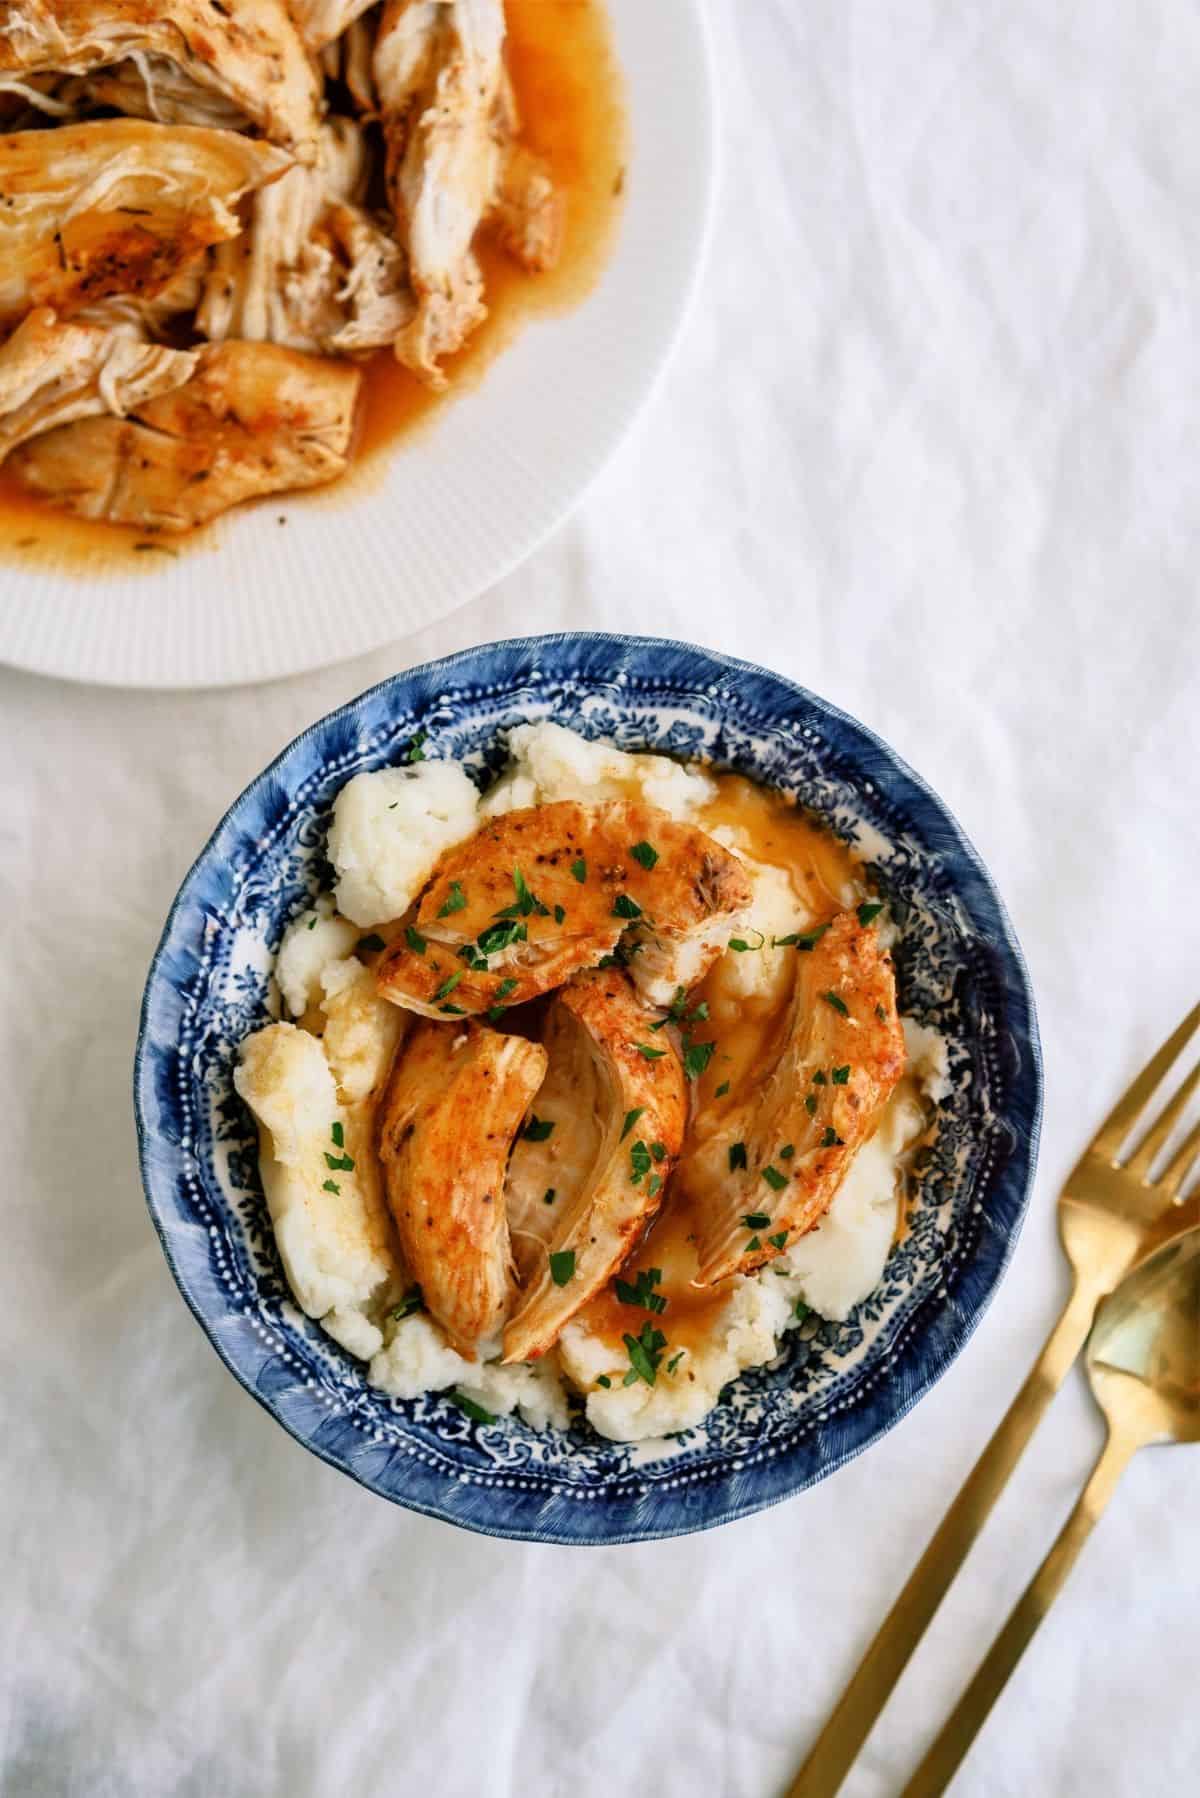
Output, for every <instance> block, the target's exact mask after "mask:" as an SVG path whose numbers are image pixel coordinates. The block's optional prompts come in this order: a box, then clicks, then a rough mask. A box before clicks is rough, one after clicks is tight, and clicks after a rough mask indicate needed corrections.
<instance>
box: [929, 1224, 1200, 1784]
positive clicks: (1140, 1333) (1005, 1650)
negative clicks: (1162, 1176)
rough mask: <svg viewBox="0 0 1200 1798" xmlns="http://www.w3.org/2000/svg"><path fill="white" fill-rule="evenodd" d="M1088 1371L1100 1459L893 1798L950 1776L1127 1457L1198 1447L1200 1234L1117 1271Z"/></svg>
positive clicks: (1190, 1234) (1093, 1339)
mask: <svg viewBox="0 0 1200 1798" xmlns="http://www.w3.org/2000/svg"><path fill="white" fill-rule="evenodd" d="M1087 1371H1088V1379H1089V1380H1090V1381H1091V1385H1092V1392H1093V1394H1094V1395H1095V1399H1096V1403H1097V1404H1098V1405H1099V1406H1100V1409H1101V1410H1102V1411H1103V1413H1104V1416H1105V1419H1106V1421H1107V1423H1108V1440H1107V1442H1106V1443H1105V1445H1104V1452H1103V1453H1102V1454H1101V1456H1100V1459H1099V1460H1098V1461H1097V1462H1096V1465H1095V1467H1094V1468H1093V1469H1092V1474H1091V1478H1090V1479H1089V1480H1088V1482H1087V1484H1086V1486H1085V1487H1084V1489H1083V1491H1082V1492H1081V1493H1080V1495H1079V1500H1078V1503H1077V1504H1076V1506H1075V1509H1074V1510H1073V1511H1072V1512H1071V1515H1070V1516H1069V1517H1068V1519H1067V1521H1066V1523H1065V1524H1064V1525H1063V1528H1062V1531H1061V1533H1060V1535H1059V1538H1058V1540H1057V1542H1056V1543H1055V1544H1054V1547H1053V1548H1052V1549H1051V1550H1050V1553H1049V1554H1048V1555H1047V1556H1046V1559H1045V1560H1044V1561H1043V1562H1042V1564H1041V1566H1040V1567H1039V1568H1038V1571H1037V1573H1036V1574H1035V1575H1034V1577H1033V1580H1032V1581H1031V1582H1030V1584H1029V1586H1028V1587H1027V1588H1026V1591H1025V1594H1024V1596H1023V1597H1022V1598H1021V1599H1019V1600H1018V1602H1017V1605H1016V1608H1015V1609H1014V1610H1013V1613H1012V1615H1011V1616H1010V1618H1009V1620H1008V1622H1007V1623H1006V1624H1005V1626H1004V1628H1003V1629H1002V1630H1001V1632H1000V1634H999V1635H998V1636H997V1637H996V1640H995V1642H994V1643H993V1644H992V1647H991V1649H990V1650H989V1652H988V1655H987V1657H986V1659H985V1660H984V1661H983V1663H982V1665H981V1666H980V1668H979V1671H978V1672H977V1673H976V1675H975V1677H974V1679H973V1680H972V1681H971V1683H970V1685H969V1686H968V1687H967V1689H966V1691H965V1692H964V1693H963V1695H962V1697H961V1698H960V1699H959V1701H958V1704H957V1706H956V1707H955V1710H954V1712H953V1714H952V1715H951V1717H950V1718H949V1720H948V1722H947V1723H946V1725H945V1727H944V1728H943V1730H942V1732H941V1734H940V1735H939V1736H938V1738H937V1740H936V1741H935V1742H934V1744H933V1746H932V1748H931V1749H930V1750H929V1753H928V1754H927V1755H926V1756H925V1759H924V1760H923V1761H922V1762H921V1764H920V1766H919V1767H918V1768H917V1771H916V1772H915V1773H914V1775H913V1777H912V1778H911V1779H910V1780H909V1782H908V1784H907V1785H906V1786H905V1788H904V1791H903V1793H902V1795H901V1798H936V1794H938V1793H940V1792H944V1791H945V1789H946V1787H947V1785H948V1784H949V1782H950V1781H951V1779H953V1777H954V1773H955V1770H956V1768H957V1767H958V1765H959V1763H960V1761H961V1760H962V1758H963V1756H964V1755H965V1754H966V1752H967V1750H968V1748H969V1747H970V1746H971V1743H972V1742H973V1741H974V1739H975V1736H976V1734H977V1733H978V1731H979V1730H980V1728H981V1727H982V1726H983V1723H984V1721H985V1719H986V1718H987V1715H988V1712H989V1711H990V1710H991V1708H992V1706H993V1704H995V1702H996V1699H997V1698H998V1697H999V1696H1000V1693H1001V1692H1002V1690H1003V1689H1004V1684H1005V1681H1006V1680H1007V1679H1008V1677H1009V1675H1010V1673H1011V1672H1012V1670H1013V1668H1014V1667H1015V1666H1016V1664H1017V1662H1018V1661H1019V1660H1020V1658H1021V1655H1022V1654H1023V1653H1024V1651H1025V1648H1026V1647H1027V1645H1028V1643H1029V1642H1030V1640H1031V1638H1032V1636H1033V1634H1034V1631H1035V1630H1036V1629H1037V1627H1038V1625H1039V1624H1040V1623H1041V1621H1042V1618H1043V1617H1044V1616H1045V1615H1046V1612H1047V1611H1048V1610H1049V1609H1050V1606H1051V1604H1052V1603H1053V1601H1054V1599H1055V1598H1056V1597H1057V1596H1058V1593H1059V1591H1060V1590H1061V1588H1062V1586H1063V1583H1064V1582H1065V1580H1066V1577H1067V1575H1068V1574H1069V1573H1070V1571H1071V1568H1072V1567H1073V1566H1074V1564H1075V1558H1076V1556H1077V1555H1078V1553H1079V1551H1080V1549H1081V1548H1082V1547H1083V1545H1084V1543H1085V1542H1086V1540H1087V1538H1088V1534H1089V1532H1090V1531H1091V1528H1092V1525H1093V1524H1094V1523H1095V1522H1096V1519H1097V1518H1098V1517H1099V1516H1100V1513H1101V1512H1102V1511H1103V1509H1104V1507H1105V1505H1106V1504H1107V1503H1108V1501H1109V1499H1110V1498H1111V1497H1112V1495H1113V1492H1114V1490H1115V1489H1116V1484H1117V1481H1118V1480H1119V1479H1120V1477H1121V1474H1122V1472H1123V1471H1124V1468H1125V1464H1126V1462H1127V1461H1129V1460H1130V1459H1131V1458H1132V1456H1133V1454H1134V1453H1135V1451H1136V1450H1137V1449H1139V1448H1144V1447H1146V1445H1147V1444H1148V1443H1154V1442H1200V1228H1197V1229H1192V1230H1188V1231H1187V1232H1186V1233H1185V1234H1184V1235H1182V1236H1176V1237H1174V1238H1173V1239H1172V1240H1171V1241H1170V1242H1169V1243H1167V1245H1166V1247H1165V1248H1160V1249H1157V1250H1156V1251H1155V1252H1154V1253H1153V1254H1152V1255H1149V1256H1147V1258H1146V1259H1145V1260H1144V1261H1140V1262H1139V1263H1138V1264H1137V1266H1136V1267H1134V1268H1133V1270H1132V1271H1131V1272H1130V1273H1128V1274H1126V1276H1125V1278H1124V1279H1123V1280H1122V1281H1121V1283H1120V1285H1119V1286H1118V1287H1117V1288H1116V1290H1115V1291H1114V1292H1112V1293H1110V1295H1109V1296H1108V1298H1106V1299H1105V1300H1104V1302H1103V1304H1102V1305H1101V1306H1100V1308H1099V1310H1098V1311H1097V1312H1096V1321H1095V1323H1094V1324H1093V1326H1092V1333H1091V1336H1090V1337H1089V1338H1088V1346H1087Z"/></svg>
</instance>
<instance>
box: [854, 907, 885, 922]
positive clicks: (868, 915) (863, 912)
mask: <svg viewBox="0 0 1200 1798" xmlns="http://www.w3.org/2000/svg"><path fill="white" fill-rule="evenodd" d="M882 910H883V904H882V901H881V902H880V903H878V904H872V903H870V902H868V903H867V904H865V905H860V906H859V908H858V921H859V923H860V924H863V925H866V924H873V923H874V921H875V919H876V918H877V917H878V916H879V914H880V912H881V911H882Z"/></svg>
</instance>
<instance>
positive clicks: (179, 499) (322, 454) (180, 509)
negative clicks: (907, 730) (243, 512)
mask: <svg viewBox="0 0 1200 1798" xmlns="http://www.w3.org/2000/svg"><path fill="white" fill-rule="evenodd" d="M360 382H361V376H360V374H359V373H358V371H357V370H356V369H355V368H353V367H351V366H349V365H347V364H345V363H339V362H330V361H322V360H320V359H318V358H317V357H314V356H302V355H298V354H297V353H296V352H295V351H293V350H285V349H278V348H276V347H275V346H273V345H269V344H247V343H228V344H218V345H213V346H212V347H211V348H207V349H205V350H203V351H201V353H200V358H199V363H198V366H197V371H196V373H195V375H194V376H193V377H192V379H191V380H190V381H188V382H187V383H186V384H185V385H184V386H182V387H178V388H176V390H175V391H174V392H173V393H168V394H164V395H160V396H159V397H158V398H157V399H152V400H149V401H148V402H147V403H146V404H144V405H138V406H137V407H136V409H135V410H134V413H133V415H132V416H131V417H129V418H127V419H118V418H88V419H82V420H80V421H79V422H78V423H76V424H69V425H63V426H61V427H60V428H59V429H57V430H54V431H49V432H47V433H46V434H45V435H44V436H41V437H35V438H34V439H33V440H32V441H30V442H28V443H25V444H23V445H22V446H21V447H20V449H18V450H16V451H15V452H14V454H13V457H12V463H13V466H14V467H15V468H16V470H17V472H18V474H19V475H20V478H21V480H22V481H23V482H24V484H25V485H26V486H27V487H29V488H30V489H31V490H32V491H33V492H34V493H41V494H45V495H47V496H48V497H50V498H53V499H54V500H56V501H57V503H58V504H59V505H61V506H64V507H66V509H67V510H68V511H71V512H75V513H78V514H79V515H80V516H82V517H85V518H106V519H109V520H111V521H112V522H113V523H116V524H135V525H139V526H141V527H142V528H143V529H147V530H163V531H185V530H190V529H191V528H192V527H193V526H195V525H197V524H203V523H204V522H205V521H206V520H207V519H210V518H213V517H215V516H216V514H217V513H218V512H223V511H224V510H225V509H226V508H227V507H228V506H232V505H236V504H237V503H238V502H239V501H240V500H243V499H250V498H253V497H254V496H255V495H256V494H263V493H281V492H285V491H287V490H290V489H292V488H296V487H315V486H319V485H321V484H322V483H324V482H326V481H331V480H334V479H336V477H337V476H338V475H339V474H341V473H342V472H343V470H344V469H345V467H346V463H347V460H348V457H349V453H350V444H351V439H352V435H353V428H354V413H355V406H356V404H357V399H358V390H359V385H360Z"/></svg>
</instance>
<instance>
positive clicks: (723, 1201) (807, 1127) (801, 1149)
mask: <svg viewBox="0 0 1200 1798" xmlns="http://www.w3.org/2000/svg"><path fill="white" fill-rule="evenodd" d="M904 1063H905V1051H904V1033H903V1030H902V1029H901V1026H900V1020H899V1017H898V1015H897V1012H896V986H895V979H894V977H893V973H892V965H891V960H890V958H889V957H888V956H887V955H886V954H885V953H884V952H883V950H882V949H881V948H880V945H879V936H878V933H877V931H876V930H875V929H874V928H873V927H869V926H864V925H862V924H860V923H859V921H858V918H857V916H856V915H855V913H854V912H852V911H849V912H842V913H840V914H839V916H838V917H837V918H835V919H834V921H833V923H832V924H830V925H829V927H828V928H827V929H826V930H825V932H824V934H823V935H822V936H821V938H820V940H819V942H818V943H817V944H816V946H815V947H814V948H813V949H812V950H811V951H810V952H808V953H797V955H796V964H795V984H794V988H793V993H792V999H791V1003H790V1006H789V1009H788V1013H787V1017H786V1022H785V1026H784V1029H783V1031H782V1033H781V1037H780V1043H779V1051H778V1056H777V1058H776V1060H775V1061H774V1064H773V1065H772V1066H770V1067H765V1068H764V1069H763V1070H762V1082H761V1086H760V1087H759V1089H758V1090H757V1092H756V1093H755V1095H754V1096H753V1097H752V1098H751V1099H749V1100H748V1101H746V1102H745V1103H743V1104H742V1105H740V1106H738V1107H736V1108H735V1109H734V1110H733V1111H732V1112H724V1111H722V1112H719V1113H717V1114H716V1117H717V1120H718V1128H717V1129H715V1130H714V1131H713V1133H712V1134H711V1135H708V1136H707V1137H706V1138H705V1139H704V1140H702V1141H699V1142H697V1143H695V1144H691V1145H689V1148H688V1152H687V1154H686V1155H685V1156H684V1158H683V1160H682V1161H681V1163H680V1166H679V1171H678V1174H677V1176H676V1181H677V1187H678V1192H679V1196H680V1199H681V1202H683V1203H685V1204H688V1205H690V1206H691V1208H692V1211H693V1213H694V1216H695V1218H696V1219H697V1221H698V1254H699V1275H698V1277H699V1279H700V1281H701V1283H702V1284H705V1285H715V1284H716V1283H717V1282H718V1281H720V1280H723V1279H725V1278H726V1277H727V1276H728V1275H729V1274H733V1273H752V1272H753V1271H754V1270H755V1269H756V1268H759V1267H762V1266H763V1265H764V1264H765V1263H766V1262H768V1261H771V1260H773V1259H774V1258H775V1256H776V1255H778V1254H781V1253H782V1252H783V1250H784V1249H786V1248H789V1247H791V1246H792V1245H793V1244H794V1243H795V1241H796V1238H797V1237H798V1236H803V1235H804V1234H805V1232H806V1231H808V1230H811V1229H812V1228H813V1227H814V1226H815V1225H816V1224H818V1223H819V1222H820V1220H821V1218H822V1217H823V1216H824V1214H825V1212H826V1211H827V1210H828V1208H829V1205H830V1203H831V1201H832V1199H833V1196H834V1194H835V1192H836V1191H837V1189H838V1187H839V1185H840V1184H841V1181H842V1179H843V1177H844V1175H845V1173H846V1170H847V1168H848V1167H849V1166H850V1163H851V1162H852V1161H853V1159H854V1157H855V1155H856V1154H857V1153H858V1150H859V1149H860V1148H861V1147H862V1145H863V1144H864V1143H865V1142H867V1141H869V1140H870V1138H871V1136H872V1135H873V1134H874V1132H875V1128H876V1125H877V1124H878V1122H879V1119H880V1116H881V1114H882V1112H883V1108H884V1106H885V1105H886V1104H887V1101H888V1099H889V1097H890V1096H891V1093H892V1090H893V1088H894V1087H895V1085H896V1083H897V1081H898V1080H899V1079H900V1077H901V1075H902V1074H903V1072H904Z"/></svg>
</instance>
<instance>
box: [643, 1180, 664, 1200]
mask: <svg viewBox="0 0 1200 1798" xmlns="http://www.w3.org/2000/svg"><path fill="white" fill-rule="evenodd" d="M646 1191H647V1192H648V1193H649V1194H650V1197H651V1198H652V1199H656V1198H657V1197H658V1195H659V1193H660V1192H661V1191H662V1175H661V1174H651V1176H650V1184H649V1186H648V1187H647V1188H646Z"/></svg>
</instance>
